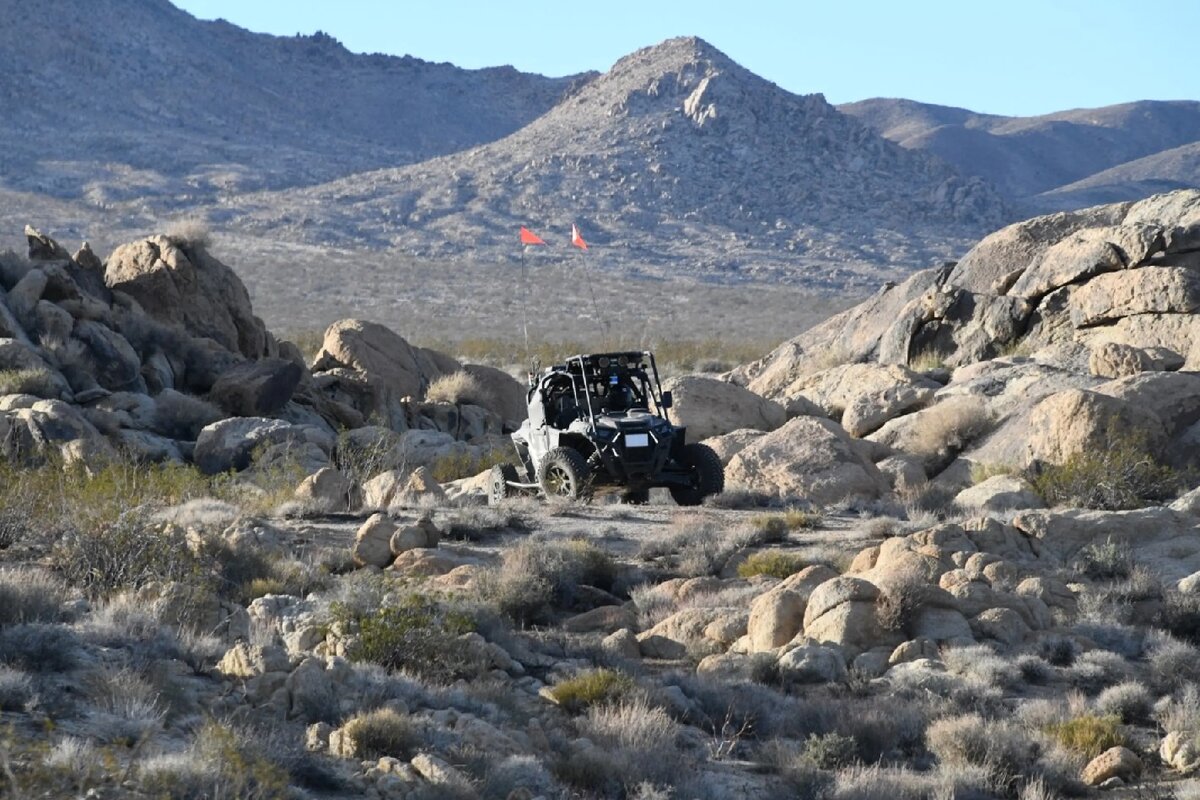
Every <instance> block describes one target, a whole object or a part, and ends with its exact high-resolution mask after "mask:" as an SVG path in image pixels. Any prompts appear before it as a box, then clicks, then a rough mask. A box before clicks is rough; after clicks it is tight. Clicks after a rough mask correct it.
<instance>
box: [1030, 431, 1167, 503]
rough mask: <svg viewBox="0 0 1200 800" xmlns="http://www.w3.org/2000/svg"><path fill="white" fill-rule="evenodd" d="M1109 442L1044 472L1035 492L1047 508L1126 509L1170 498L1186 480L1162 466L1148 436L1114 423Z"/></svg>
mask: <svg viewBox="0 0 1200 800" xmlns="http://www.w3.org/2000/svg"><path fill="white" fill-rule="evenodd" d="M1104 438H1105V441H1104V443H1103V444H1102V445H1101V446H1099V447H1096V448H1094V449H1090V450H1088V451H1087V452H1082V453H1076V454H1075V455H1073V456H1071V457H1070V458H1068V459H1067V460H1066V461H1065V462H1064V463H1062V464H1051V465H1048V466H1045V467H1043V468H1042V470H1041V473H1040V474H1038V475H1035V476H1034V477H1033V480H1032V483H1033V487H1034V489H1035V490H1036V491H1037V493H1038V494H1040V495H1041V496H1042V499H1043V500H1045V501H1046V505H1048V506H1051V507H1054V506H1073V507H1078V508H1095V509H1103V510H1108V511H1122V510H1126V509H1131V508H1142V507H1143V506H1147V505H1151V504H1154V503H1161V502H1164V501H1166V500H1170V499H1171V498H1172V497H1175V495H1176V494H1178V493H1179V490H1180V488H1181V486H1182V477H1181V476H1180V475H1179V473H1178V472H1176V471H1175V470H1173V469H1171V468H1170V467H1167V466H1164V465H1162V464H1159V463H1158V461H1157V459H1156V458H1155V456H1154V454H1153V452H1152V449H1151V447H1150V444H1149V440H1148V437H1147V436H1146V434H1145V433H1143V432H1140V431H1121V430H1119V429H1118V428H1117V426H1116V423H1110V424H1109V427H1108V429H1107V431H1106V432H1105V437H1104Z"/></svg>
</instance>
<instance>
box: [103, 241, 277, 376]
mask: <svg viewBox="0 0 1200 800" xmlns="http://www.w3.org/2000/svg"><path fill="white" fill-rule="evenodd" d="M104 281H105V283H106V284H107V285H108V287H109V288H111V289H113V290H114V291H119V292H122V293H124V294H125V295H128V296H129V297H132V298H133V299H134V300H136V301H137V302H138V304H139V305H140V306H141V307H142V308H143V309H144V310H145V313H147V314H148V315H150V316H151V317H153V318H154V319H157V320H158V321H160V322H163V323H167V324H170V325H178V326H181V327H182V328H184V329H185V330H187V331H188V332H190V333H191V334H192V335H193V336H199V337H206V338H209V339H213V340H214V341H216V342H219V343H220V344H221V346H222V347H224V348H226V349H228V350H232V351H234V352H237V353H240V354H242V355H243V356H246V357H248V358H258V357H260V356H264V355H272V353H271V352H270V350H271V349H272V348H271V342H272V340H271V338H270V336H269V334H268V333H267V330H266V326H264V325H263V323H262V320H260V319H258V318H257V317H255V316H254V311H253V309H252V307H251V305H250V294H249V293H248V292H247V291H246V287H245V285H244V284H243V283H242V281H241V279H240V278H238V276H237V275H236V274H235V273H234V271H233V270H231V269H230V268H229V267H227V266H225V265H224V264H222V263H221V262H220V261H218V260H217V259H215V258H213V257H212V256H211V255H209V254H208V252H207V251H206V250H205V249H204V248H203V247H200V246H197V245H185V246H180V245H178V244H176V243H175V242H173V241H172V240H171V239H169V238H168V237H165V236H152V237H149V238H147V239H142V240H140V241H137V242H132V243H130V244H126V245H122V246H121V247H118V248H117V249H116V250H115V251H113V253H112V255H110V256H109V257H108V261H107V262H106V264H105V268H104Z"/></svg>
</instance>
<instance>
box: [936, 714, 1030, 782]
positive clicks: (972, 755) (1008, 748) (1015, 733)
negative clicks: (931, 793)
mask: <svg viewBox="0 0 1200 800" xmlns="http://www.w3.org/2000/svg"><path fill="white" fill-rule="evenodd" d="M925 740H926V745H927V746H928V747H929V751H930V752H931V753H933V754H934V755H935V756H937V759H938V761H939V762H940V763H942V764H943V765H948V766H962V765H968V766H974V767H983V768H984V769H987V770H988V771H989V772H991V773H992V774H993V775H994V776H996V777H999V778H1001V779H1004V778H1008V777H1011V776H1017V775H1028V774H1030V770H1031V768H1032V767H1033V765H1034V763H1035V762H1036V761H1037V757H1038V746H1037V743H1036V742H1035V741H1032V740H1031V739H1030V736H1029V734H1028V733H1027V732H1026V731H1024V730H1023V729H1022V728H1021V727H1020V726H1018V725H1015V724H1013V723H1011V722H1001V721H997V720H986V719H984V718H983V717H981V716H980V715H978V714H963V715H961V716H956V717H946V718H943V719H940V720H938V721H936V722H934V723H933V724H932V725H930V726H929V730H927V731H926V732H925Z"/></svg>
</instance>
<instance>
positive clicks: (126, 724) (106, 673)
mask: <svg viewBox="0 0 1200 800" xmlns="http://www.w3.org/2000/svg"><path fill="white" fill-rule="evenodd" d="M84 690H85V692H86V694H87V698H88V702H89V703H90V705H91V706H92V713H91V714H90V715H89V725H90V727H91V730H92V732H93V735H94V736H95V737H96V738H98V739H100V740H103V741H109V742H117V741H124V742H129V743H133V742H136V741H138V740H139V739H140V738H141V737H142V736H144V735H146V734H147V733H148V732H149V731H151V730H153V729H155V728H158V727H160V726H161V725H162V721H163V718H164V717H165V713H164V711H163V708H162V705H161V703H160V701H159V693H158V690H157V689H155V688H154V686H153V685H151V684H150V683H149V682H148V681H147V680H146V679H145V678H143V677H142V676H141V675H139V674H137V673H136V672H133V671H132V670H128V669H118V670H111V669H106V670H102V671H99V672H95V673H92V674H90V675H89V676H88V678H87V680H86V682H85V685H84Z"/></svg>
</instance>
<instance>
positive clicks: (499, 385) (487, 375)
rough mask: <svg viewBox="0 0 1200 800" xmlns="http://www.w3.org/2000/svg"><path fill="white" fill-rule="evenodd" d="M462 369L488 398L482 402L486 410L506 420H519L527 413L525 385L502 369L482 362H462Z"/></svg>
mask: <svg viewBox="0 0 1200 800" xmlns="http://www.w3.org/2000/svg"><path fill="white" fill-rule="evenodd" d="M463 371H464V372H466V373H467V374H468V375H471V376H472V377H474V378H475V380H476V381H478V382H479V385H480V386H481V387H482V389H483V391H484V393H485V395H487V396H488V397H489V398H490V399H489V402H487V403H485V404H484V407H485V408H487V410H488V411H491V412H492V413H494V414H497V415H498V416H499V417H500V418H501V419H502V420H504V421H506V422H518V423H519V422H521V421H522V420H524V419H525V417H526V416H528V414H529V407H528V405H527V403H526V401H525V395H526V391H527V389H526V387H525V385H524V384H522V383H521V382H520V381H518V380H517V379H516V378H514V377H513V376H512V375H509V374H508V373H507V372H505V371H504V370H502V369H496V368H495V367H489V366H485V365H483V364H464V365H463Z"/></svg>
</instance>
